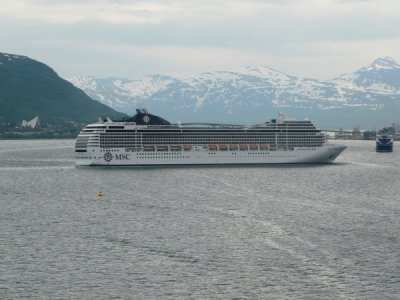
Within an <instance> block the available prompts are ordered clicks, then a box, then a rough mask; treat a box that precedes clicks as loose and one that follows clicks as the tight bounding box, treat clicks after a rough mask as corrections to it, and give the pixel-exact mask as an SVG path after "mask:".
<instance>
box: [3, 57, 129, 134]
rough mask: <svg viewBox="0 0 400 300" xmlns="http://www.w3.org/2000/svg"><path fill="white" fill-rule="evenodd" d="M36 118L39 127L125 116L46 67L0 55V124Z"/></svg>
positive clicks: (23, 59) (23, 58) (21, 58)
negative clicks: (38, 120)
mask: <svg viewBox="0 0 400 300" xmlns="http://www.w3.org/2000/svg"><path fill="white" fill-rule="evenodd" d="M37 115H38V116H39V118H40V121H41V124H42V126H46V125H60V124H62V123H67V122H77V123H90V122H95V121H96V120H97V119H98V117H110V118H119V117H122V116H124V114H122V113H119V112H116V111H115V110H113V109H111V108H109V107H108V106H105V105H103V104H101V103H99V102H98V101H95V100H93V99H91V98H89V97H88V96H87V95H86V94H85V93H84V92H83V91H82V90H80V89H78V88H76V87H75V86H73V85H72V84H71V83H69V82H68V81H66V80H64V79H62V78H60V77H59V76H58V75H57V73H56V72H54V71H53V70H52V69H51V68H50V67H48V66H47V65H45V64H43V63H41V62H38V61H35V60H33V59H30V58H28V57H26V56H19V55H14V54H6V53H0V123H5V122H7V123H13V124H19V123H20V122H21V121H22V120H30V119H32V118H33V117H35V116H37Z"/></svg>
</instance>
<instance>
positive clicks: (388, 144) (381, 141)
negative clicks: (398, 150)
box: [376, 134, 393, 152]
mask: <svg viewBox="0 0 400 300" xmlns="http://www.w3.org/2000/svg"><path fill="white" fill-rule="evenodd" d="M376 152H393V137H392V136H391V135H389V134H378V135H377V136H376Z"/></svg>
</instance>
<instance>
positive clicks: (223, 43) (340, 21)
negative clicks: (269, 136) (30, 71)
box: [0, 0, 400, 79]
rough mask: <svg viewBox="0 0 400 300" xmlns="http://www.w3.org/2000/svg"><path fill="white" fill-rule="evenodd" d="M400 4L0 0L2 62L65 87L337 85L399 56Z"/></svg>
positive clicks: (365, 0)
mask: <svg viewBox="0 0 400 300" xmlns="http://www.w3.org/2000/svg"><path fill="white" fill-rule="evenodd" d="M399 14H400V1H399V0H185V1H184V0H165V1H164V0H146V1H136V0H131V1H128V0H117V1H111V0H109V1H108V0H0V45H1V47H0V52H8V53H15V54H23V55H27V56H29V57H32V58H34V59H37V60H40V61H42V62H44V63H46V64H49V65H50V66H51V67H52V68H53V69H55V70H56V72H58V73H59V74H60V75H61V76H63V77H72V76H76V75H94V76H97V77H107V76H119V77H126V78H131V79H136V78H141V77H142V76H144V75H146V74H168V75H175V76H181V77H182V76H183V77H184V76H190V75H195V74H198V73H201V72H206V71H215V70H232V69H236V68H239V67H242V66H269V67H272V68H274V69H277V70H279V71H283V72H285V73H287V74H290V75H299V76H307V77H314V78H318V79H329V78H333V77H335V76H337V75H339V74H342V73H347V72H352V71H354V70H356V69H358V68H360V67H362V66H365V65H367V64H370V63H371V62H372V61H373V60H374V59H376V58H378V57H383V56H392V57H393V58H394V59H396V60H397V61H398V62H399V61H400V16H399Z"/></svg>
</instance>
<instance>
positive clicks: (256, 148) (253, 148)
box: [249, 144, 258, 150]
mask: <svg viewBox="0 0 400 300" xmlns="http://www.w3.org/2000/svg"><path fill="white" fill-rule="evenodd" d="M249 148H250V150H258V145H257V144H251V145H249Z"/></svg>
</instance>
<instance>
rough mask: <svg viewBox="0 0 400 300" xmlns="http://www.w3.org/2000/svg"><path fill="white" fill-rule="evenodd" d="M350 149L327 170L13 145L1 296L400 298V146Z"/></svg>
mask: <svg viewBox="0 0 400 300" xmlns="http://www.w3.org/2000/svg"><path fill="white" fill-rule="evenodd" d="M340 143H344V144H346V145H347V146H348V148H347V149H346V150H345V152H344V153H342V155H341V156H339V158H338V159H337V160H336V161H335V163H334V164H327V165H279V166H267V167H255V166H253V167H243V166H242V167H179V168H171V167H166V168H133V167H129V168H126V167H125V168H118V167H117V168H116V167H114V168H107V167H83V168H82V167H81V168H77V167H75V166H74V149H73V146H74V141H73V140H32V141H4V140H3V141H0V199H1V200H0V299H28V298H29V299H288V298H292V299H399V297H400V296H399V295H400V240H399V236H400V196H399V195H400V148H399V149H397V147H396V144H395V145H394V152H393V153H376V152H375V150H374V147H375V144H374V142H373V141H346V142H344V141H340ZM100 191H102V192H103V193H104V196H103V197H99V196H98V193H99V192H100Z"/></svg>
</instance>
